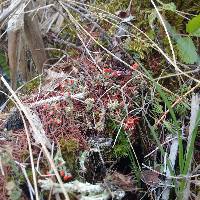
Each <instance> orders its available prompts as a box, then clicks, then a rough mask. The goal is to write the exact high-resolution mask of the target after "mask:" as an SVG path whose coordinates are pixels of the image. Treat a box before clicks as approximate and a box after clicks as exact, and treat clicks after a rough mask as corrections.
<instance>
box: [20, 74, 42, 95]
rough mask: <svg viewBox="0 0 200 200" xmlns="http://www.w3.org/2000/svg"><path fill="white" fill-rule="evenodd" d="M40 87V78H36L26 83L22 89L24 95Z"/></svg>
mask: <svg viewBox="0 0 200 200" xmlns="http://www.w3.org/2000/svg"><path fill="white" fill-rule="evenodd" d="M39 85H40V78H36V79H34V80H32V81H30V82H28V83H26V84H25V85H24V87H23V89H22V92H23V93H25V94H31V93H32V92H33V91H34V90H35V89H36V88H37V87H38V86H39Z"/></svg>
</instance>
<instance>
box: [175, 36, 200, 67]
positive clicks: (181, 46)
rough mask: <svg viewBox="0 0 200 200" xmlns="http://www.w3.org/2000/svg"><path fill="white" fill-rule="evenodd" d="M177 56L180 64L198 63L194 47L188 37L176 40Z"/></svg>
mask: <svg viewBox="0 0 200 200" xmlns="http://www.w3.org/2000/svg"><path fill="white" fill-rule="evenodd" d="M177 48H178V54H179V57H180V59H181V61H182V62H184V63H186V64H194V63H195V62H197V61H198V54H197V51H196V47H195V45H194V43H193V41H192V39H191V38H190V37H181V38H179V39H178V40H177Z"/></svg>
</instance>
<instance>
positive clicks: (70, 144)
mask: <svg viewBox="0 0 200 200" xmlns="http://www.w3.org/2000/svg"><path fill="white" fill-rule="evenodd" d="M60 148H61V152H62V156H63V159H64V160H65V162H66V167H67V168H68V169H69V170H70V172H72V173H73V174H76V171H77V164H76V162H77V159H76V158H77V153H78V149H79V144H78V142H77V141H76V140H75V139H68V140H65V139H61V140H60Z"/></svg>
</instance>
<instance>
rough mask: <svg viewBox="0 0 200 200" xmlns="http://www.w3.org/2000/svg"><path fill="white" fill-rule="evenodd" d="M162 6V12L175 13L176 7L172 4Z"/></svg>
mask: <svg viewBox="0 0 200 200" xmlns="http://www.w3.org/2000/svg"><path fill="white" fill-rule="evenodd" d="M162 6H163V9H164V10H170V11H172V12H175V11H176V5H175V4H174V3H173V2H171V3H168V4H163V5H162Z"/></svg>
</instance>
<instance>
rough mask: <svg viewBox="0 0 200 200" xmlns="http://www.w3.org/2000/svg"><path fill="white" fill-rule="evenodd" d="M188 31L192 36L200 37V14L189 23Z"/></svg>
mask: <svg viewBox="0 0 200 200" xmlns="http://www.w3.org/2000/svg"><path fill="white" fill-rule="evenodd" d="M186 31H187V32H188V33H190V34H191V35H192V36H197V37H200V14H199V15H197V16H196V17H194V18H192V19H191V20H190V21H189V22H188V23H187V25H186Z"/></svg>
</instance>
